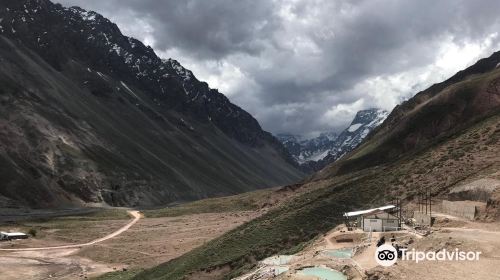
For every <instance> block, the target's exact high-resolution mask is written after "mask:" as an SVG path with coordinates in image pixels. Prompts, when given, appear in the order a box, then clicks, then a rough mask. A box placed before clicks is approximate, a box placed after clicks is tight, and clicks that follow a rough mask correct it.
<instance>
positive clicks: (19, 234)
mask: <svg viewBox="0 0 500 280" xmlns="http://www.w3.org/2000/svg"><path fill="white" fill-rule="evenodd" d="M0 234H3V235H6V236H25V235H27V234H26V233H22V232H3V231H2V232H0Z"/></svg>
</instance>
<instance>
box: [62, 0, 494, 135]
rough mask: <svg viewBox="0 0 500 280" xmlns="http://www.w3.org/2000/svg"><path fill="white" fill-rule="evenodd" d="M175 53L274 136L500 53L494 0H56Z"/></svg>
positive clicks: (343, 115)
mask: <svg viewBox="0 0 500 280" xmlns="http://www.w3.org/2000/svg"><path fill="white" fill-rule="evenodd" d="M56 2H59V3H61V4H63V5H65V6H73V5H77V6H80V7H82V8H85V9H90V10H94V11H96V12H99V13H101V14H103V15H104V16H106V17H108V18H110V19H111V20H112V21H114V22H115V23H116V24H117V25H118V26H119V27H120V29H121V30H122V32H123V33H124V34H125V35H128V36H132V37H135V38H137V39H139V40H141V41H143V42H144V43H145V44H147V45H151V46H152V47H153V48H154V49H155V51H156V52H157V54H158V55H159V56H160V57H162V58H169V57H171V58H174V59H176V60H178V61H179V62H180V63H181V64H183V65H184V66H185V67H186V68H188V69H191V70H192V71H193V72H194V74H195V75H196V76H197V78H198V79H200V80H204V81H206V82H208V83H209V85H210V86H211V87H212V88H218V89H219V91H221V92H222V93H224V94H225V95H226V96H228V97H229V98H230V100H231V101H232V102H233V103H235V104H237V105H239V106H241V107H242V108H244V109H245V110H247V111H249V112H250V113H251V114H252V115H254V116H255V117H256V118H257V119H258V120H259V122H260V123H261V125H262V126H263V128H264V129H266V130H268V131H271V132H273V133H283V132H286V133H296V134H308V135H314V134H317V133H319V132H321V131H331V130H339V129H341V128H344V127H346V126H347V125H348V124H349V122H350V121H351V119H352V118H353V116H354V114H355V113H356V112H357V111H358V110H361V109H366V108H371V107H379V108H384V109H387V110H391V109H392V108H393V107H394V106H395V105H396V104H398V103H400V102H401V100H403V99H405V98H408V97H410V96H412V95H414V94H415V93H417V92H418V91H419V90H422V89H425V88H426V87H428V86H430V85H431V84H432V83H435V82H439V81H442V80H443V79H445V78H447V77H449V76H451V75H452V74H454V73H455V72H457V71H458V70H461V69H463V68H464V67H466V66H468V65H471V64H472V63H474V62H475V61H476V60H477V59H479V58H481V57H484V56H489V55H490V54H491V53H492V52H494V51H496V50H498V49H500V47H499V41H500V38H499V36H498V32H497V31H498V30H500V21H499V19H500V1H494V0H491V1H470V0H463V1H459V0H449V1H447V0H440V1H434V0H429V1H423V0H415V1H399V0H392V1H391V0H351V1H333V0H276V1H273V0H234V1H231V0H181V1H176V0H56Z"/></svg>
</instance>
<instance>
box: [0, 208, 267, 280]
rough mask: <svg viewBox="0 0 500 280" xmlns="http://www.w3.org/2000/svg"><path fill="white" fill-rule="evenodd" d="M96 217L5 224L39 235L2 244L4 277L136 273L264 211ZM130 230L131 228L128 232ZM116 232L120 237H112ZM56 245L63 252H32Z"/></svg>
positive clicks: (0, 271)
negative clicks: (135, 218)
mask: <svg viewBox="0 0 500 280" xmlns="http://www.w3.org/2000/svg"><path fill="white" fill-rule="evenodd" d="M96 213H97V214H96ZM96 213H94V214H88V213H87V212H85V214H84V215H82V216H66V217H58V218H57V217H56V218H54V217H50V218H48V219H45V220H44V219H43V216H38V215H34V216H35V217H36V218H37V220H34V221H30V220H29V219H28V220H27V221H22V220H24V219H26V215H23V219H22V220H21V221H17V222H16V221H15V219H16V217H15V216H12V217H9V219H10V220H9V222H3V223H1V224H0V229H1V230H5V231H23V232H28V231H29V229H36V231H37V236H36V237H34V238H30V239H28V240H18V241H5V242H0V263H2V266H0V275H1V277H0V278H1V279H2V280H10V279H13V280H14V279H33V280H38V279H49V278H50V279H79V278H80V279H84V278H89V277H96V276H99V275H101V274H104V273H106V272H112V271H125V270H127V271H137V270H139V269H144V268H148V267H151V266H155V265H158V264H159V263H162V262H165V261H168V260H170V259H172V258H175V257H178V256H180V255H182V254H184V253H186V252H188V251H190V250H191V249H193V248H195V247H197V246H200V245H202V244H203V243H204V242H206V241H208V240H210V239H213V238H215V237H217V236H219V235H221V234H223V233H224V232H226V231H228V230H231V229H232V228H234V227H236V226H238V225H240V224H242V223H244V222H246V221H248V220H250V219H253V218H255V217H257V216H259V215H260V214H261V211H257V210H256V211H233V212H223V213H198V214H185V215H178V216H174V217H157V218H148V217H146V218H143V219H140V220H133V222H134V224H131V223H129V222H128V221H127V220H126V219H129V218H128V217H127V215H126V212H125V210H124V209H121V210H104V211H103V212H102V213H101V212H96ZM99 213H100V214H99ZM13 219H14V220H13ZM127 226H130V228H125V227H127ZM114 232H115V233H118V234H112V233H114ZM109 234H112V236H108V235H109ZM104 236H107V238H106V239H105V240H98V241H99V242H95V244H94V242H92V244H85V243H88V242H90V241H92V240H97V239H101V238H102V237H104ZM103 239H104V238H103ZM68 245H69V246H68ZM54 246H64V247H62V248H57V249H49V248H46V249H44V250H31V249H27V248H40V247H54ZM1 249H9V250H12V249H18V250H14V251H1Z"/></svg>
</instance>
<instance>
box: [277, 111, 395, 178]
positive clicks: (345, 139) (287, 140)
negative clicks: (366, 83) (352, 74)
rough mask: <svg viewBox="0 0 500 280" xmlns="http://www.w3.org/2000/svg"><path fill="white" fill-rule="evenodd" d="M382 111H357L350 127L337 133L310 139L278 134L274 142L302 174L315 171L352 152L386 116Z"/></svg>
mask: <svg viewBox="0 0 500 280" xmlns="http://www.w3.org/2000/svg"><path fill="white" fill-rule="evenodd" d="M388 114H389V113H388V112H387V111H385V110H382V109H376V108H371V109H366V110H361V111H358V112H357V113H356V115H355V117H354V119H353V120H352V121H351V123H350V125H349V126H348V127H347V128H345V129H344V130H343V131H341V132H340V133H339V134H337V133H333V132H330V133H322V134H320V136H318V137H316V138H312V139H303V138H302V137H301V136H300V135H288V134H278V135H277V138H278V139H279V140H280V141H281V142H282V143H283V145H284V146H285V147H286V148H287V149H288V151H289V153H290V154H291V155H292V156H293V157H294V159H295V160H296V161H297V163H299V164H300V165H301V167H302V168H304V169H305V170H312V171H319V170H321V169H322V168H324V167H325V166H327V165H328V164H330V163H333V162H334V161H336V160H338V159H340V158H342V157H343V156H344V155H345V154H347V153H349V152H350V151H352V150H353V149H355V148H356V147H357V146H358V145H359V144H361V142H362V141H363V140H364V139H365V137H366V136H367V135H368V134H369V133H370V132H371V131H372V130H374V129H375V128H376V127H377V126H379V125H380V124H381V123H382V122H383V121H384V120H385V119H386V118H387V116H388Z"/></svg>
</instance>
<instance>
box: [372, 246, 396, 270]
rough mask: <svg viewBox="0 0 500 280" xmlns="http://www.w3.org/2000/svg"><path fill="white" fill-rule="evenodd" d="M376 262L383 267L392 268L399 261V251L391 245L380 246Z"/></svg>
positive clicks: (376, 252) (376, 254)
mask: <svg viewBox="0 0 500 280" xmlns="http://www.w3.org/2000/svg"><path fill="white" fill-rule="evenodd" d="M375 260H376V261H377V263H378V264H380V265H381V266H391V265H393V264H395V263H396V261H397V260H398V251H397V250H396V248H394V247H393V246H391V245H389V244H383V245H380V246H379V247H378V248H377V251H375Z"/></svg>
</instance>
